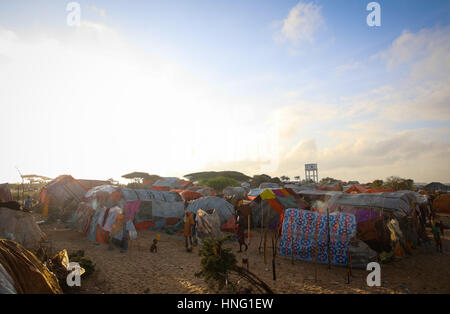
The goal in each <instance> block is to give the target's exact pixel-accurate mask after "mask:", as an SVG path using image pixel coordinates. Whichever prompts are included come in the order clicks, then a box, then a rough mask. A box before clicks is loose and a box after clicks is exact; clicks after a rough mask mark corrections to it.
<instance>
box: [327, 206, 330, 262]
mask: <svg viewBox="0 0 450 314" xmlns="http://www.w3.org/2000/svg"><path fill="white" fill-rule="evenodd" d="M327 255H328V269H331V250H330V210H329V209H328V206H327Z"/></svg>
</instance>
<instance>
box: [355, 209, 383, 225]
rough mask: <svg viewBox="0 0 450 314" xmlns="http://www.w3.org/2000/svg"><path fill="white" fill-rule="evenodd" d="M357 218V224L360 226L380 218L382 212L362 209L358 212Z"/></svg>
mask: <svg viewBox="0 0 450 314" xmlns="http://www.w3.org/2000/svg"><path fill="white" fill-rule="evenodd" d="M355 216H356V223H358V224H359V223H360V222H363V221H367V220H372V219H376V218H378V217H380V212H379V211H376V210H370V209H361V210H357V211H356V213H355Z"/></svg>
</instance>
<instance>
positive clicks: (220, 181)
mask: <svg viewBox="0 0 450 314" xmlns="http://www.w3.org/2000/svg"><path fill="white" fill-rule="evenodd" d="M199 183H200V185H206V186H209V187H210V188H213V189H214V190H215V191H216V192H219V193H220V192H222V191H223V189H224V188H226V187H228V186H241V184H240V183H239V182H238V181H236V180H234V179H231V178H227V177H222V176H220V177H215V178H212V179H201V180H200V181H199Z"/></svg>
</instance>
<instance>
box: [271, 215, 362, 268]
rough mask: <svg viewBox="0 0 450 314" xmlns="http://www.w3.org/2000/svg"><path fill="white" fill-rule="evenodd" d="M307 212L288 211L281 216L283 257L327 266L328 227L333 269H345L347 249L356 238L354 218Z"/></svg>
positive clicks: (281, 250)
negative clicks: (337, 266)
mask: <svg viewBox="0 0 450 314" xmlns="http://www.w3.org/2000/svg"><path fill="white" fill-rule="evenodd" d="M329 217H330V220H329V223H328V218H327V215H326V214H322V213H319V212H312V211H308V210H301V209H295V208H290V209H287V210H286V211H285V213H284V220H283V229H282V235H281V241H280V253H281V255H283V256H288V257H291V256H292V254H293V256H294V257H295V258H296V259H300V260H305V261H310V262H315V261H316V247H317V261H318V262H319V263H328V252H327V245H328V237H327V235H328V225H329V230H330V231H329V232H330V253H331V254H330V255H331V256H330V257H331V263H332V264H333V265H341V266H345V265H347V263H348V252H347V247H348V243H349V241H350V239H351V238H352V237H353V236H355V234H356V218H355V216H354V215H351V214H346V213H334V214H330V215H329ZM316 240H317V245H316Z"/></svg>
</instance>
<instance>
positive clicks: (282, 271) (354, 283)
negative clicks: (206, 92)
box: [36, 217, 450, 294]
mask: <svg viewBox="0 0 450 314" xmlns="http://www.w3.org/2000/svg"><path fill="white" fill-rule="evenodd" d="M36 218H37V220H39V218H38V217H36ZM41 229H42V230H43V231H44V232H45V233H46V234H47V237H48V239H49V240H50V241H51V243H52V247H53V250H54V251H59V250H62V249H67V250H68V251H69V253H70V252H73V251H77V250H84V251H85V256H87V257H89V258H90V259H92V260H93V262H94V263H95V264H96V268H97V269H98V272H96V273H94V274H93V275H91V276H89V277H87V278H85V279H83V277H82V280H81V290H80V292H81V293H95V294H100V293H132V294H136V293H138V294H143V293H174V294H177V293H214V291H212V290H210V289H208V286H207V284H206V283H205V282H204V281H203V279H201V278H197V277H195V275H194V274H195V273H196V272H198V271H199V270H200V257H199V256H198V247H194V250H193V252H192V253H188V252H186V250H185V247H184V238H183V237H182V235H181V234H175V235H169V234H167V233H165V232H164V231H159V232H157V231H139V235H138V240H135V241H132V242H131V243H130V248H129V250H128V251H127V252H125V253H120V249H119V248H115V249H114V250H112V251H110V250H108V246H107V245H106V244H99V243H95V242H93V241H89V240H87V239H86V238H83V236H82V234H80V233H78V232H76V231H73V230H67V229H65V227H64V225H63V224H61V223H52V224H43V225H41ZM157 234H160V236H161V241H160V242H159V244H158V252H157V253H150V252H149V247H150V244H151V242H152V240H153V239H154V238H156V236H157ZM252 234H253V237H252V241H251V244H250V246H249V252H248V259H249V262H250V271H252V272H253V273H255V274H256V275H257V276H259V277H260V278H261V279H262V280H264V281H265V282H266V283H267V284H268V285H269V286H270V287H271V288H272V289H273V290H274V291H275V292H276V293H293V294H297V293H358V294H359V293H402V294H403V293H450V267H449V265H450V230H446V234H445V236H444V237H443V246H444V254H440V253H437V252H436V250H435V248H434V247H430V248H428V249H422V250H420V251H419V252H418V253H417V254H415V255H413V256H407V257H405V258H402V259H401V260H398V261H395V262H391V263H389V264H382V265H381V281H382V283H381V287H368V286H367V284H366V277H367V275H368V273H369V272H368V271H365V270H361V269H353V275H352V277H351V278H350V284H348V283H347V280H348V279H347V278H348V275H347V274H348V270H347V269H346V268H344V267H336V266H332V267H331V269H330V270H329V269H328V266H327V265H315V264H314V263H309V262H303V261H298V260H296V261H294V263H292V261H291V259H290V258H286V257H282V256H278V257H277V259H276V270H277V272H276V274H277V280H276V281H274V280H273V278H272V265H271V257H270V254H268V259H267V260H268V264H267V265H265V264H264V256H263V254H262V253H261V254H260V253H258V246H259V239H260V235H259V233H258V232H257V231H255V232H252ZM227 246H229V247H231V248H232V249H233V252H235V254H236V257H237V259H238V261H239V263H240V262H241V260H242V254H241V253H237V250H238V244H237V242H233V243H229V244H228V245H227ZM270 252H271V251H270ZM316 270H317V281H316V280H315V272H316Z"/></svg>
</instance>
